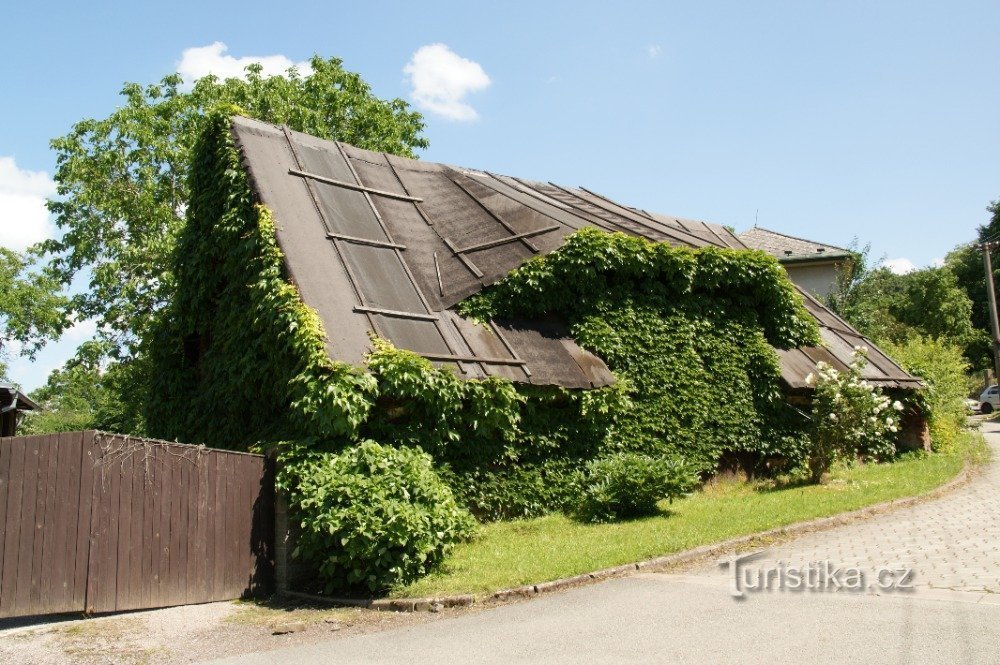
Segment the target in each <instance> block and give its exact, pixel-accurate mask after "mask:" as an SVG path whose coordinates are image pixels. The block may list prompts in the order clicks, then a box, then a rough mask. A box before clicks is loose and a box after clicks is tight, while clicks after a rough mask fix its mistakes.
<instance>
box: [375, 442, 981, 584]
mask: <svg viewBox="0 0 1000 665" xmlns="http://www.w3.org/2000/svg"><path fill="white" fill-rule="evenodd" d="M988 455H989V453H988V449H987V448H986V445H985V442H984V441H983V440H982V437H981V436H979V435H978V434H972V433H969V434H966V435H964V437H963V441H962V443H961V445H959V446H958V447H957V448H956V450H955V452H953V453H950V454H931V455H923V454H912V455H907V456H904V457H903V458H901V459H900V460H899V461H896V462H893V463H890V464H869V465H858V466H854V467H850V468H847V467H841V468H837V469H835V470H834V471H833V472H832V473H831V474H830V479H829V480H828V481H827V482H826V483H825V484H824V485H801V486H791V487H782V486H777V485H775V483H773V482H741V481H737V480H721V481H717V482H715V483H712V484H710V485H709V486H707V487H705V488H704V489H702V490H700V491H698V492H696V493H694V494H692V495H691V496H689V497H686V498H684V499H681V500H679V501H675V502H674V503H673V504H672V505H664V506H662V507H661V511H662V512H661V514H660V515H657V516H653V517H648V518H644V519H638V520H633V521H628V522H620V523H616V524H582V523H580V522H576V521H574V520H572V519H570V518H568V517H565V516H564V515H548V516H545V517H540V518H536V519H526V520H517V521H512V522H495V523H491V524H485V525H483V526H482V527H481V529H480V532H479V534H478V535H477V537H476V538H475V540H473V541H471V542H468V543H464V544H462V545H460V546H459V547H458V548H456V550H455V552H454V553H453V555H452V556H451V557H450V559H449V560H448V561H446V562H445V565H444V566H443V567H442V569H441V570H439V571H438V572H435V573H433V574H431V575H429V576H427V577H425V578H423V579H421V580H418V581H417V582H414V583H413V584H410V585H408V586H405V587H401V588H398V589H395V590H394V591H393V593H392V596H395V597H409V598H416V597H428V596H442V595H450V594H458V593H471V594H476V595H486V594H489V593H492V592H494V591H497V590H499V589H504V588H509V587H515V586H520V585H523V584H532V583H538V582H545V581H549V580H554V579H559V578H561V577H569V576H572V575H579V574H581V573H586V572H590V571H593V570H597V569H600V568H607V567H610V566H617V565H620V564H625V563H630V562H634V561H641V560H643V559H650V558H653V557H656V556H661V555H665V554H671V553H673V552H681V551H684V550H687V549H691V548H693V547H698V546H700V545H706V544H709V543H714V542H719V541H723V540H727V539H729V538H733V537H736V536H741V535H745V534H750V533H754V532H757V531H764V530H767V529H772V528H775V527H779V526H783V525H786V524H791V523H793V522H800V521H803V520H808V519H812V518H816V517H824V516H828V515H835V514H837V513H842V512H846V511H849V510H854V509H857V508H861V507H864V506H867V505H871V504H875V503H880V502H882V501H888V500H890V499H897V498H901V497H907V496H914V495H918V494H924V493H926V492H928V491H930V490H932V489H934V488H935V487H937V486H939V485H941V484H943V483H945V482H947V481H948V480H950V479H951V478H953V477H954V476H955V475H956V474H958V472H959V471H960V470H961V469H962V466H963V464H964V461H965V459H967V458H968V459H971V460H973V461H975V462H982V461H984V460H985V459H987V458H988Z"/></svg>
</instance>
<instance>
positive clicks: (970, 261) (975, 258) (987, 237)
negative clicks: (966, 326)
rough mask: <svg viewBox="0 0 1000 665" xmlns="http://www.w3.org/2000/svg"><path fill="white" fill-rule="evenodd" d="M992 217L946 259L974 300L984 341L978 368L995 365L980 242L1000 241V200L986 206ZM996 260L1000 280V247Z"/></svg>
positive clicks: (994, 254) (979, 349)
mask: <svg viewBox="0 0 1000 665" xmlns="http://www.w3.org/2000/svg"><path fill="white" fill-rule="evenodd" d="M986 211H987V212H988V213H989V214H990V219H989V221H988V222H987V223H986V224H983V225H982V226H980V227H979V228H978V229H977V230H976V242H975V243H969V244H967V245H960V246H959V247H956V248H955V249H954V250H953V251H952V252H951V253H950V254H948V256H947V258H946V259H945V264H946V265H947V266H948V267H949V268H950V269H951V271H952V272H953V273H955V277H956V278H957V280H958V285H959V287H960V288H961V289H962V290H963V291H964V292H965V294H966V295H967V296H968V297H969V299H970V300H971V301H972V325H973V327H975V328H976V330H977V331H978V335H979V337H980V340H981V341H980V343H979V344H978V345H977V347H976V351H975V353H974V354H973V355H971V356H970V358H969V360H970V361H972V363H973V365H974V366H976V367H988V366H990V365H991V364H992V362H993V361H992V358H993V351H992V345H991V344H990V341H989V340H990V339H991V338H992V333H991V332H990V310H989V303H988V302H987V299H986V273H985V269H984V266H983V254H982V250H981V249H980V248H979V247H978V243H982V242H987V241H990V242H997V241H1000V200H997V201H993V202H992V203H990V205H988V206H987V207H986ZM990 258H991V259H992V261H993V280H994V282H996V283H1000V281H998V280H1000V248H997V247H995V248H993V249H992V250H991V251H990Z"/></svg>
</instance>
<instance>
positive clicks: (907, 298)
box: [828, 247, 989, 359]
mask: <svg viewBox="0 0 1000 665" xmlns="http://www.w3.org/2000/svg"><path fill="white" fill-rule="evenodd" d="M854 254H855V260H854V262H853V264H852V266H851V268H850V269H849V270H848V271H845V272H844V273H843V274H841V276H840V279H839V282H838V285H837V288H836V289H835V290H834V291H833V292H832V293H831V294H830V297H829V298H828V304H829V305H830V306H831V307H832V308H833V310H834V311H835V312H837V314H839V315H840V316H842V317H843V318H845V319H846V320H847V321H848V322H849V323H851V325H853V326H854V327H856V328H857V329H858V330H859V331H861V332H862V333H863V334H865V335H867V336H868V337H870V338H872V339H874V340H875V341H877V342H879V343H883V342H893V343H896V344H899V343H902V342H904V341H905V340H907V339H908V338H910V337H912V336H914V335H918V336H924V337H929V338H931V339H934V340H937V339H942V340H945V341H947V342H948V343H949V344H952V345H956V346H958V347H959V348H962V349H963V350H965V352H966V354H967V357H968V358H970V359H972V358H974V357H976V356H977V354H978V353H979V348H980V346H981V345H982V344H983V342H984V340H983V335H982V333H981V331H979V330H978V329H977V328H976V327H975V325H974V323H973V312H974V307H973V303H972V301H971V300H970V298H969V296H968V294H967V293H966V291H965V290H964V289H963V288H962V287H961V285H960V282H959V278H958V276H957V275H956V274H955V272H954V270H953V268H952V266H951V265H945V266H943V267H940V268H924V269H923V270H915V271H913V272H910V273H907V274H905V275H898V274H896V273H893V272H892V271H891V270H889V269H888V268H874V267H872V266H871V265H870V262H869V259H868V254H869V248H868V247H865V248H864V249H862V250H860V251H858V250H855V252H854ZM980 272H982V270H981V269H980ZM985 341H986V343H987V344H988V341H989V340H988V339H987V340H985Z"/></svg>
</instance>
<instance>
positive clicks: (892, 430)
mask: <svg viewBox="0 0 1000 665" xmlns="http://www.w3.org/2000/svg"><path fill="white" fill-rule="evenodd" d="M889 431H890V432H898V431H899V428H898V427H896V426H895V425H891V426H890V427H889Z"/></svg>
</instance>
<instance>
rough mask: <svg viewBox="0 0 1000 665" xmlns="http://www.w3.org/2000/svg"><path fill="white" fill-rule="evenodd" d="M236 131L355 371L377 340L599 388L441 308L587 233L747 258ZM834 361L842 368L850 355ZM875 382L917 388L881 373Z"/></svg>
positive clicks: (696, 225) (330, 146)
mask: <svg viewBox="0 0 1000 665" xmlns="http://www.w3.org/2000/svg"><path fill="white" fill-rule="evenodd" d="M233 133H234V136H235V139H236V144H237V146H238V147H239V149H240V151H241V153H242V156H243V161H244V165H245V167H246V169H247V172H248V174H249V176H250V181H251V186H252V187H253V188H254V190H255V194H256V196H257V197H258V198H259V200H260V201H261V202H262V203H263V204H264V205H266V206H267V207H268V208H270V209H271V211H272V212H273V213H274V217H275V221H276V225H277V238H278V243H279V245H280V246H281V249H282V251H283V252H284V254H285V261H286V264H287V268H288V271H289V274H290V277H291V278H292V280H293V281H294V282H295V284H296V285H297V286H298V289H299V292H300V293H301V296H302V299H303V301H304V302H305V303H306V304H308V305H309V306H310V307H312V308H314V309H315V310H316V311H317V312H318V313H319V315H320V318H321V319H322V321H323V324H324V326H325V328H326V332H327V336H328V350H329V353H330V355H331V357H332V358H334V359H337V360H342V361H344V362H348V363H352V364H359V363H361V362H362V361H363V359H364V354H365V352H366V351H367V350H368V349H369V347H370V340H369V337H368V335H369V332H370V331H375V332H376V333H377V334H378V335H380V336H382V337H384V338H386V339H388V340H390V341H391V342H392V343H393V344H395V345H396V346H397V347H400V348H404V349H409V350H412V351H415V352H417V353H419V354H421V355H423V356H425V357H427V358H428V359H430V360H432V361H434V362H436V363H438V364H448V365H452V366H453V367H455V368H456V369H457V371H458V372H459V373H460V375H462V376H465V377H467V378H479V377H483V376H487V375H497V376H503V377H507V378H509V379H512V380H514V381H518V382H525V383H533V384H541V385H561V386H565V387H570V388H589V387H596V386H602V385H608V384H610V383H613V382H614V375H613V374H612V373H611V372H610V371H609V370H608V368H607V367H606V366H605V364H604V362H603V361H601V359H600V358H598V357H597V356H595V355H594V354H592V353H590V352H588V351H585V350H583V349H581V348H580V347H579V346H577V344H576V343H575V342H574V341H573V340H572V339H571V338H570V336H569V334H568V331H567V330H566V328H565V326H564V325H562V324H560V323H559V322H558V321H544V322H540V321H493V322H491V323H490V325H489V327H484V326H480V325H475V324H473V323H472V322H470V321H467V320H465V319H463V318H462V317H460V316H459V315H458V314H457V313H455V312H454V311H453V310H452V309H450V308H452V307H453V306H454V305H456V304H457V303H459V302H460V301H462V300H463V299H465V298H466V297H468V296H470V295H472V294H473V293H476V292H478V291H480V290H481V289H482V288H483V287H485V286H488V285H490V284H492V283H494V282H496V281H497V280H499V279H501V278H503V277H504V276H505V275H507V274H508V273H509V272H510V271H511V270H513V269H514V268H516V267H518V266H519V265H521V264H522V263H524V262H525V261H526V260H528V259H529V258H531V257H532V256H534V255H536V254H547V253H549V252H552V251H554V250H556V249H558V248H559V247H560V246H561V245H562V244H563V241H564V239H565V238H566V236H568V235H569V234H571V233H573V232H574V231H576V230H578V229H580V228H583V227H585V226H591V227H597V228H600V229H603V230H606V231H621V232H623V233H627V234H630V235H635V236H641V237H643V238H647V239H649V240H655V241H663V242H668V243H670V244H672V245H677V246H685V247H704V246H715V247H730V248H736V249H746V245H745V244H744V243H743V242H742V241H741V240H740V239H739V238H737V237H736V236H735V235H733V234H732V233H731V232H729V231H728V230H727V229H725V228H724V227H722V226H719V225H716V224H709V223H706V222H698V221H693V220H687V219H680V218H677V217H669V216H664V215H658V214H655V213H648V212H646V211H644V210H640V209H637V208H631V207H628V206H624V205H621V204H619V203H616V202H614V201H611V200H609V199H607V198H605V197H603V196H601V195H599V194H597V193H595V192H592V191H589V190H587V189H583V188H573V187H562V186H559V185H555V184H552V183H540V182H532V181H528V180H523V179H519V178H513V177H508V176H501V175H496V174H493V173H489V172H486V171H478V170H474V169H466V168H459V167H453V166H448V165H445V164H434V163H430V162H424V161H419V160H412V159H405V158H402V157H396V156H394V155H389V154H386V153H378V152H371V151H367V150H362V149H359V148H355V147H353V146H350V145H347V144H344V143H337V142H333V141H325V140H322V139H318V138H315V137H313V136H309V135H307V134H301V133H298V132H292V131H289V130H287V129H285V128H282V127H276V126H273V125H269V124H266V123H262V122H258V121H255V120H249V119H246V118H235V119H234V120H233ZM807 302H809V300H808V297H807ZM814 306H815V307H818V310H819V311H818V313H819V314H820V315H822V316H824V317H826V318H827V319H830V318H831V317H832V319H836V317H834V316H833V315H832V314H830V313H829V312H828V311H827V310H826V309H825V308H823V307H822V305H819V304H818V303H814ZM812 307H813V306H811V309H812ZM814 313H817V312H814ZM818 318H819V320H820V323H821V325H822V326H823V327H824V329H825V328H827V327H828V326H827V324H826V323H825V322H824V318H822V317H820V316H818ZM836 321H837V322H839V323H836V325H837V326H838V327H843V328H846V329H847V330H848V331H849V330H850V327H849V326H847V324H846V323H843V322H842V321H840V320H839V319H836ZM851 334H852V335H854V336H857V333H853V332H852V333H851ZM826 335H827V333H826V332H824V338H825V337H826ZM858 339H862V338H860V337H858ZM864 343H867V345H868V346H869V347H873V345H872V344H871V343H870V342H868V341H867V340H864ZM851 348H853V347H851ZM821 351H823V352H825V351H824V350H817V351H816V353H818V354H820V355H822V353H821ZM804 352H805V351H802V352H800V351H794V352H783V362H784V363H785V365H787V368H786V369H787V371H785V369H783V376H784V378H785V380H786V381H787V382H788V383H789V385H790V386H792V387H802V386H804V385H805V384H804V379H805V376H806V374H808V372H809V371H812V369H814V367H813V368H811V369H806V368H805V367H804V365H803V361H802V359H801V358H800V357H799V356H798V355H796V354H801V353H804ZM831 353H833V355H834V356H835V358H834V359H835V360H840V361H847V362H849V357H850V353H849V352H848V353H847V354H846V355H844V354H843V350H842V349H840V348H838V350H837V351H836V352H831ZM827 355H830V353H827ZM872 355H873V356H874V355H875V354H874V353H873V354H872ZM806 357H808V356H806ZM824 357H825V356H824ZM786 358H787V361H786V360H785V359H786ZM835 364H836V366H839V367H842V366H843V364H844V362H838V363H835ZM874 364H875V363H874V362H873V365H874ZM888 365H891V367H889V366H888ZM803 370H804V371H803ZM873 379H874V380H875V381H876V382H878V383H883V384H886V385H896V384H902V383H905V382H908V381H916V379H914V378H913V377H911V376H909V375H908V374H906V373H905V372H903V371H902V370H900V369H899V368H898V367H897V366H895V365H894V364H892V363H891V362H890V363H888V364H887V366H886V368H885V370H882V369H881V368H880V369H879V371H878V377H877V378H876V377H873Z"/></svg>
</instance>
